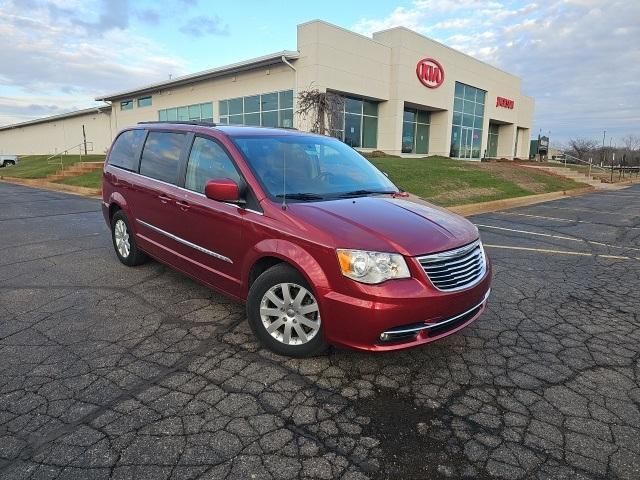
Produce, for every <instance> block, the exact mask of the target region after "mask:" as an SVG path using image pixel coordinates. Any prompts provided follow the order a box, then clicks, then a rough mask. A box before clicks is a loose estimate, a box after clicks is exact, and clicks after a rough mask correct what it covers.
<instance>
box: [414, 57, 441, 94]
mask: <svg viewBox="0 0 640 480" xmlns="http://www.w3.org/2000/svg"><path fill="white" fill-rule="evenodd" d="M416 75H417V76H418V80H420V83H422V84H423V85H424V86H425V87H427V88H438V87H439V86H440V85H442V82H444V68H442V65H440V64H439V63H438V62H437V61H435V60H434V59H433V58H423V59H422V60H420V61H419V62H418V65H416Z"/></svg>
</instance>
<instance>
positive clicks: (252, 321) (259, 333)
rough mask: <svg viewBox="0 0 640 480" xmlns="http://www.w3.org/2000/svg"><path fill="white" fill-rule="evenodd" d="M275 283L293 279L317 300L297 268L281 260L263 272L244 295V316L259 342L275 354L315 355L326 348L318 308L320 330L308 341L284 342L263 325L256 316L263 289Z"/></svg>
mask: <svg viewBox="0 0 640 480" xmlns="http://www.w3.org/2000/svg"><path fill="white" fill-rule="evenodd" d="M279 283H296V284H298V285H300V286H302V287H304V288H306V289H307V290H309V292H311V293H312V294H313V296H314V297H315V298H316V302H317V301H318V297H317V295H316V293H315V292H314V290H313V288H312V287H311V286H310V285H309V282H307V280H306V279H305V278H304V276H303V275H302V274H301V273H300V272H298V271H297V270H296V269H294V268H293V267H291V266H289V265H287V264H285V263H279V264H277V265H275V266H273V267H271V268H270V269H268V270H266V271H265V272H263V273H262V274H261V275H260V276H259V277H258V278H257V279H256V280H255V282H253V284H252V285H251V288H250V290H249V295H248V297H247V318H248V321H249V326H250V327H251V330H252V331H253V333H254V334H255V336H256V337H257V338H258V340H260V342H261V343H262V344H263V345H265V346H266V347H267V348H268V349H269V350H271V351H273V352H275V353H277V354H279V355H284V356H288V357H311V356H314V355H319V354H320V353H322V352H323V351H325V350H326V349H327V344H326V342H325V340H324V324H323V323H322V312H320V319H321V322H320V331H319V332H318V333H316V336H315V337H313V338H312V339H311V340H310V341H309V342H307V343H305V344H303V345H285V344H284V343H281V342H279V341H278V340H276V339H275V338H273V337H272V336H271V335H270V334H269V332H267V330H266V329H265V327H264V325H263V323H262V319H261V318H260V302H261V301H262V297H263V296H264V294H265V292H266V291H267V290H269V289H270V288H271V287H273V286H274V285H277V284H279ZM318 307H319V305H318Z"/></svg>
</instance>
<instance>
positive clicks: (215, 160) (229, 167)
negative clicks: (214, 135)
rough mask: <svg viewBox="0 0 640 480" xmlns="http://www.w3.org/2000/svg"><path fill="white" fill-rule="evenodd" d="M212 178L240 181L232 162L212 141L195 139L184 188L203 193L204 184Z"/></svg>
mask: <svg viewBox="0 0 640 480" xmlns="http://www.w3.org/2000/svg"><path fill="white" fill-rule="evenodd" d="M212 178H230V179H232V180H235V181H236V182H239V181H240V176H239V175H238V172H237V171H236V169H235V167H234V166H233V162H232V161H231V159H230V158H229V156H228V155H227V153H226V152H225V151H224V150H223V149H222V147H221V146H220V145H218V144H217V143H216V142H214V141H213V140H207V139H206V138H201V137H196V139H195V140H194V142H193V147H192V148H191V154H190V155H189V163H188V164H187V178H186V179H185V183H184V186H185V188H188V189H189V190H193V191H195V192H199V193H204V186H205V184H206V183H207V181H208V180H211V179H212Z"/></svg>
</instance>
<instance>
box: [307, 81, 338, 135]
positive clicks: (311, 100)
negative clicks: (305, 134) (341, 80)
mask: <svg viewBox="0 0 640 480" xmlns="http://www.w3.org/2000/svg"><path fill="white" fill-rule="evenodd" d="M343 112H344V97H341V96H340V95H338V94H337V93H333V92H321V91H319V90H318V89H317V88H311V89H309V90H303V91H301V92H298V109H297V110H296V113H298V115H301V116H303V117H305V118H307V119H308V120H309V121H310V124H311V128H310V130H311V131H312V132H313V133H319V134H321V135H326V134H327V133H328V134H330V135H331V134H335V132H336V131H338V130H342V128H343V126H342V122H343V117H342V113H343Z"/></svg>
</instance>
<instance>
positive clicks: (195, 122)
mask: <svg viewBox="0 0 640 480" xmlns="http://www.w3.org/2000/svg"><path fill="white" fill-rule="evenodd" d="M157 123H167V124H171V125H201V126H203V127H215V126H216V124H215V123H213V122H203V121H202V120H156V121H147V122H138V125H148V124H157Z"/></svg>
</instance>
